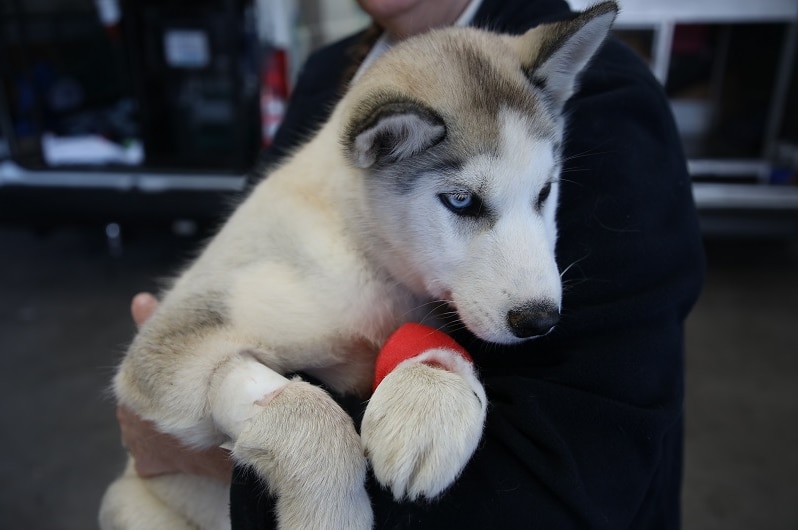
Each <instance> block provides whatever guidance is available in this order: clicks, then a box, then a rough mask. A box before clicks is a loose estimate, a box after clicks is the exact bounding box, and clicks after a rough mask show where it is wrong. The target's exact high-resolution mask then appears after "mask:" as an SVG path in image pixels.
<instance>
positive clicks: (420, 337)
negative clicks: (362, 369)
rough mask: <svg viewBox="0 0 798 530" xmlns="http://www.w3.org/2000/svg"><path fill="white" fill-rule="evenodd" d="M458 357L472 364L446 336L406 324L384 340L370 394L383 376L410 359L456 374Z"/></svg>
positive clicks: (415, 325)
mask: <svg viewBox="0 0 798 530" xmlns="http://www.w3.org/2000/svg"><path fill="white" fill-rule="evenodd" d="M458 357H459V358H461V359H462V360H465V361H466V362H467V363H469V364H473V362H474V361H473V359H471V356H470V355H468V352H466V351H465V349H464V348H463V347H462V346H460V345H459V344H458V343H457V342H455V340H454V339H453V338H451V337H450V336H449V335H447V334H446V333H443V332H442V331H438V330H437V329H434V328H431V327H429V326H425V325H423V324H416V323H415V322H409V323H407V324H404V325H402V326H401V327H400V328H399V329H397V330H396V331H395V332H394V333H393V334H392V335H391V336H390V337H388V340H387V341H386V342H385V345H383V347H382V350H381V351H380V353H379V355H378V356H377V364H376V366H375V369H374V384H373V387H372V391H374V390H376V389H377V386H379V384H380V383H381V382H382V380H383V379H384V378H385V376H387V375H388V374H389V373H391V372H392V371H393V370H394V369H395V368H396V367H397V366H398V365H399V364H400V363H402V362H404V361H407V360H410V359H413V360H415V361H417V362H422V363H425V364H429V365H431V366H437V367H440V368H443V369H446V370H450V371H452V372H459V371H460V370H459V369H458V366H457V365H458V364H460V363H458ZM460 362H462V361H460Z"/></svg>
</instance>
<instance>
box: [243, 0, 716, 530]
mask: <svg viewBox="0 0 798 530" xmlns="http://www.w3.org/2000/svg"><path fill="white" fill-rule="evenodd" d="M568 14H569V11H568V7H567V5H566V4H565V3H564V2H563V1H561V0H505V1H502V0H484V2H483V5H482V6H481V8H480V10H479V12H478V14H477V16H476V21H475V25H477V26H482V27H488V28H490V29H495V30H501V31H506V32H511V33H521V32H523V31H526V30H527V29H529V28H530V27H531V26H533V25H536V24H539V23H541V22H544V21H550V20H553V19H557V18H563V17H567V16H568ZM355 40H356V38H350V39H347V40H345V41H342V42H340V43H337V44H334V45H332V46H330V47H327V48H325V49H323V50H321V51H319V52H318V53H316V54H314V55H313V56H312V57H311V58H310V59H309V60H308V62H307V64H306V67H305V68H304V71H303V72H302V74H301V76H300V79H299V81H298V83H297V86H296V89H295V92H294V94H293V98H292V103H291V105H290V107H289V110H288V113H287V116H286V118H285V121H284V124H283V126H282V129H281V131H280V133H279V135H278V138H277V140H276V145H275V149H273V150H272V151H271V153H270V157H272V158H273V159H274V158H279V157H280V156H282V155H283V154H284V153H285V152H286V150H287V149H289V148H290V147H291V146H293V145H295V144H296V143H297V142H299V141H300V140H301V139H303V138H306V137H307V135H308V134H310V133H311V132H312V131H313V130H314V129H315V128H316V126H317V125H318V124H319V123H320V122H321V121H323V120H324V119H325V118H326V117H327V115H328V114H329V111H330V110H331V108H332V105H333V104H334V102H335V101H336V100H337V98H338V96H339V95H340V85H339V80H340V79H341V76H342V73H343V72H344V71H345V70H346V61H347V60H348V56H347V53H346V50H348V49H349V48H350V47H351V46H352V44H353V43H354V42H355ZM566 112H567V114H568V116H569V119H568V123H569V128H568V131H569V132H568V135H567V142H566V144H565V146H564V149H565V159H566V160H567V161H566V163H565V166H564V171H563V175H562V177H563V181H562V186H561V192H560V210H559V214H558V218H559V231H560V237H559V242H558V245H557V258H558V261H559V265H560V269H561V270H566V269H567V271H566V272H565V274H564V276H563V280H564V289H565V292H564V297H563V315H562V320H561V322H560V324H559V325H558V326H557V328H556V330H555V332H554V333H552V334H550V335H549V336H547V337H545V338H543V339H539V340H535V341H531V342H528V343H525V344H523V345H520V346H516V347H497V346H495V345H490V346H488V345H486V344H483V343H482V342H480V341H479V340H478V339H476V338H475V337H473V336H471V335H469V334H468V333H462V334H460V335H457V336H455V338H456V339H457V340H458V341H459V342H460V343H461V344H463V345H464V346H465V347H466V348H467V349H468V351H469V352H470V353H471V354H472V356H473V357H474V359H475V362H476V364H477V366H478V370H479V373H480V375H481V378H482V381H483V382H484V384H485V387H486V390H487V393H488V398H489V401H490V406H489V409H488V416H487V423H486V429H485V434H484V438H483V441H482V443H481V446H480V447H479V449H478V450H477V452H476V454H475V455H474V457H473V459H472V460H471V462H470V463H469V465H468V466H467V468H466V470H465V471H464V473H463V475H462V476H461V477H460V478H459V479H458V481H457V482H456V484H455V485H454V486H453V487H452V488H451V489H450V490H449V491H448V492H447V493H445V494H444V495H443V497H442V498H441V499H440V500H438V501H436V502H434V503H431V504H411V503H395V502H394V501H393V500H392V498H391V495H390V493H389V492H387V491H384V490H382V489H381V488H380V487H379V486H378V485H377V484H376V483H374V482H373V481H372V482H371V483H370V484H369V488H370V492H371V496H372V499H373V504H374V509H375V521H376V528H377V530H383V529H399V528H403V529H404V528H406V529H436V530H437V529H457V530H466V529H479V530H482V529H494V528H495V529H501V530H512V529H534V528H541V529H546V530H565V529H570V528H586V529H588V528H589V529H593V528H611V529H616V528H617V529H634V530H639V529H673V528H678V527H679V526H680V509H679V505H680V502H679V501H680V486H681V473H682V448H683V407H684V358H683V354H684V352H683V342H684V336H683V332H684V329H683V323H684V319H685V317H686V315H687V313H688V311H689V310H690V308H691V307H692V305H693V303H694V302H695V300H696V298H697V296H698V293H699V290H700V286H701V282H702V279H703V270H704V269H703V266H704V262H703V253H702V247H701V241H700V235H699V229H698V223H697V215H696V211H695V207H694V204H693V200H692V195H691V187H690V180H689V178H688V175H687V171H686V164H685V160H684V155H683V153H682V150H681V145H680V139H679V137H678V134H677V131H676V129H675V126H674V123H673V120H672V116H671V113H670V109H669V106H668V102H667V100H666V98H665V95H664V93H663V90H662V89H661V87H660V85H659V84H658V83H657V81H656V80H655V79H654V78H653V76H652V75H651V73H650V72H649V70H648V67H647V66H646V65H645V64H644V63H643V62H642V61H640V60H639V59H638V57H637V56H635V55H634V54H633V53H632V52H631V51H630V50H629V49H627V48H626V47H624V46H623V45H622V44H620V43H619V42H617V41H615V40H613V39H610V40H609V41H608V42H607V44H606V45H605V46H604V48H603V49H602V51H600V52H599V54H598V56H597V57H596V59H595V60H594V62H593V63H592V65H591V66H590V67H589V69H588V70H587V71H586V72H585V74H584V75H583V77H582V82H581V90H580V91H579V92H578V93H577V94H576V95H575V96H574V98H573V99H572V100H571V101H570V102H569V104H568V105H567V107H566ZM361 412H362V411H359V410H353V411H352V413H353V416H354V417H355V418H356V419H357V418H358V417H359V414H360V413H361ZM264 489H265V488H264V487H263V485H259V484H258V483H257V482H256V481H255V480H254V479H253V478H252V477H251V476H249V475H248V474H247V473H246V472H245V470H241V469H238V470H237V471H236V476H235V478H234V484H233V488H232V492H231V503H232V512H231V513H232V518H233V528H234V529H243V528H274V523H273V521H272V515H271V509H272V503H271V500H270V499H269V498H268V497H267V496H265V495H262V493H263V491H264Z"/></svg>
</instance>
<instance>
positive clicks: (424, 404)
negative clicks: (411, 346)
mask: <svg viewBox="0 0 798 530" xmlns="http://www.w3.org/2000/svg"><path fill="white" fill-rule="evenodd" d="M431 364H432V365H430V364H425V363H424V362H418V361H417V360H415V359H413V360H408V361H405V362H403V363H401V364H400V365H399V366H397V367H396V368H395V369H394V370H393V371H392V372H391V373H390V374H388V375H387V376H386V377H385V378H384V379H383V380H382V382H381V383H380V384H379V386H378V387H377V389H376V390H375V392H374V394H373V396H372V398H371V400H370V401H369V404H368V406H367V408H366V413H365V415H364V417H363V423H362V426H361V441H362V443H363V447H364V450H365V453H366V456H367V458H368V459H369V461H370V462H371V466H372V469H373V471H374V475H375V477H376V478H377V480H378V481H379V482H380V483H381V484H382V485H384V486H386V487H387V488H389V489H390V490H391V492H392V493H393V496H394V497H395V498H396V499H397V500H401V499H403V498H408V499H410V500H416V499H418V498H419V497H425V498H427V499H433V498H435V497H437V496H438V495H440V494H441V493H442V492H443V491H444V490H445V489H446V488H448V487H449V486H450V485H451V484H452V483H453V482H454V481H455V479H456V478H457V477H458V476H459V475H460V473H461V472H462V471H463V468H465V465H466V464H467V463H468V460H469V459H470V458H471V455H472V454H473V453H474V451H475V450H476V448H477V445H478V444H479V440H480V438H481V437H482V428H483V424H484V422H485V413H486V398H485V393H484V390H483V388H482V385H481V384H479V382H478V381H477V380H476V377H475V376H473V373H472V377H464V376H463V375H462V374H460V373H456V372H453V371H450V370H447V369H443V368H442V367H441V366H444V363H439V362H432V363H431Z"/></svg>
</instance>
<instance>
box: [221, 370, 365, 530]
mask: <svg viewBox="0 0 798 530" xmlns="http://www.w3.org/2000/svg"><path fill="white" fill-rule="evenodd" d="M216 379H217V380H215V381H214V382H213V383H212V391H211V396H210V398H211V408H212V411H213V417H214V421H215V423H216V424H217V425H218V426H219V427H220V428H221V429H222V430H224V431H225V432H226V433H227V434H228V435H229V436H230V437H231V439H232V440H233V441H234V446H233V457H234V458H235V459H236V460H237V461H239V462H241V463H243V464H246V465H249V466H251V467H252V468H254V470H255V471H256V472H257V473H258V474H259V475H260V476H262V477H264V478H265V479H266V486H267V487H268V488H269V489H270V491H271V492H272V493H274V494H275V496H276V497H277V517H278V524H279V528H280V530H300V529H308V528H325V529H330V530H368V529H370V528H371V527H372V512H371V505H370V503H369V499H368V496H367V494H366V491H365V487H364V482H365V476H366V461H365V458H364V456H363V450H362V448H361V445H360V440H359V437H358V435H357V432H356V431H355V428H354V425H353V423H352V419H351V418H350V417H349V416H348V415H347V414H346V413H345V412H344V411H343V410H342V409H341V408H340V407H339V406H338V404H337V403H335V401H334V400H333V399H332V398H331V397H330V396H329V395H328V394H327V393H326V392H324V391H323V390H321V389H319V388H317V387H315V386H313V385H310V384H308V383H304V382H301V381H288V380H287V379H285V378H282V377H281V376H279V375H278V374H275V373H274V372H272V371H271V370H269V369H268V368H267V367H265V366H264V365H262V364H260V363H259V362H258V361H257V360H256V359H254V358H252V357H250V356H247V355H242V356H241V357H240V358H239V359H237V360H236V361H235V362H233V363H231V364H230V365H229V366H226V367H222V368H221V369H220V370H219V371H218V372H217V376H216Z"/></svg>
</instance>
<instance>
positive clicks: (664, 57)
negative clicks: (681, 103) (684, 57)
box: [569, 0, 798, 215]
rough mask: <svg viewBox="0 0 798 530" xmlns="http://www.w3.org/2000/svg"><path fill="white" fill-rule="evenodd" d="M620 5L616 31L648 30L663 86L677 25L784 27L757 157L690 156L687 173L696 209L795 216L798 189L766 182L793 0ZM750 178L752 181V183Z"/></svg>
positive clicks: (577, 5) (789, 51) (579, 1)
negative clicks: (776, 25)
mask: <svg viewBox="0 0 798 530" xmlns="http://www.w3.org/2000/svg"><path fill="white" fill-rule="evenodd" d="M569 3H570V5H571V6H572V7H573V8H574V9H583V8H585V7H588V6H589V5H590V4H592V3H593V2H592V1H591V0H569ZM619 3H620V5H621V13H620V15H619V17H618V21H617V27H618V28H619V29H621V30H624V29H630V30H640V29H644V30H650V31H653V39H652V41H653V42H652V49H651V68H652V71H653V72H654V75H655V76H656V77H657V78H658V79H659V80H660V81H661V82H663V84H664V83H665V82H666V80H667V78H668V73H669V70H670V66H671V52H672V45H673V39H674V29H675V28H676V26H677V25H679V24H712V25H735V24H752V23H753V24H757V23H763V24H764V23H780V24H785V26H786V31H785V36H784V38H783V42H782V45H781V49H780V50H779V54H780V56H779V60H778V68H777V72H776V76H775V79H774V80H773V89H772V92H771V100H770V108H769V109H768V116H767V122H766V124H765V134H764V139H763V145H764V148H763V150H762V153H761V156H760V157H757V158H742V159H733V158H705V157H692V158H691V159H690V160H689V169H690V172H691V175H692V176H693V177H696V178H700V180H701V181H700V182H695V183H694V185H693V189H694V195H695V198H696V203H697V205H698V207H699V208H700V209H701V210H713V211H719V212H736V215H741V212H743V211H746V210H756V211H759V212H762V211H767V210H772V211H774V212H776V211H777V212H782V213H784V212H798V187H795V186H774V185H769V184H768V178H769V175H770V173H771V170H772V169H773V162H774V158H775V155H776V150H777V143H778V140H779V132H780V131H781V128H782V125H783V123H784V117H785V116H784V115H785V108H786V101H787V98H788V96H789V93H788V91H789V87H790V79H791V75H792V73H793V71H794V68H795V62H796V55H797V54H798V2H796V0H757V1H756V2H751V1H747V0H700V1H696V0H667V1H665V0H662V1H654V0H619ZM722 55H723V53H721V57H720V59H719V60H720V61H721V62H722V63H723V62H726V61H728V60H729V58H728V57H723V56H722ZM722 66H723V65H722V64H721V67H722ZM752 178H753V179H754V180H755V181H756V182H754V183H751V182H750V180H751V179H752ZM743 181H746V183H743Z"/></svg>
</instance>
